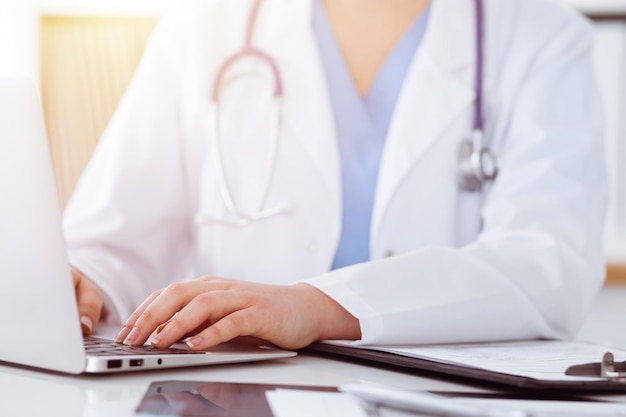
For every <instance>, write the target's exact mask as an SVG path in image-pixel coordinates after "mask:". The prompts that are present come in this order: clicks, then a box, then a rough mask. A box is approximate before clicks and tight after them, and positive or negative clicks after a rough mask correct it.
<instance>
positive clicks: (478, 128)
mask: <svg viewBox="0 0 626 417" xmlns="http://www.w3.org/2000/svg"><path fill="white" fill-rule="evenodd" d="M262 1H263V0H255V1H254V4H253V6H252V9H251V11H250V15H249V17H248V23H247V26H246V37H245V43H244V46H243V48H242V49H241V50H240V51H238V52H236V53H234V54H233V55H231V56H230V57H229V58H228V59H226V60H225V61H224V63H223V64H222V65H221V66H220V67H219V70H218V71H217V75H216V77H215V80H214V82H213V90H212V94H211V114H210V119H211V120H210V122H211V126H212V129H213V135H212V137H211V140H212V145H213V153H212V155H213V157H212V159H213V161H212V162H213V166H214V167H215V173H216V177H217V183H218V189H219V193H220V196H221V198H222V200H223V203H224V205H225V207H226V210H227V212H228V215H227V216H224V217H219V218H218V217H215V216H211V215H207V214H204V213H198V214H197V215H196V222H197V223H200V224H203V223H222V224H229V225H235V226H246V225H248V224H250V223H252V222H255V221H258V220H263V219H267V218H269V217H273V216H276V215H279V214H285V213H288V212H290V211H291V210H292V207H291V204H290V203H288V202H284V203H281V204H277V205H275V206H272V207H265V206H266V200H267V196H268V194H269V190H270V187H271V184H272V179H273V177H274V169H275V166H276V158H277V155H278V148H279V145H280V143H279V141H280V134H279V132H280V126H281V102H282V97H283V84H282V79H281V76H280V71H279V69H278V65H277V64H276V62H275V61H274V59H273V58H272V57H271V56H269V55H268V54H267V53H265V52H263V51H261V50H259V49H257V48H255V47H254V45H253V44H252V38H253V35H254V29H255V24H256V21H257V17H258V14H259V9H260V6H261V3H262ZM474 3H475V8H476V39H477V42H476V81H475V83H476V99H475V111H474V114H475V116H474V124H473V129H472V137H471V138H470V139H467V140H464V141H462V142H461V144H460V146H459V152H458V182H459V187H460V188H461V189H462V190H465V191H470V192H477V191H480V190H481V189H482V187H483V185H484V184H485V183H487V182H488V181H492V180H494V179H495V178H496V176H497V174H498V166H497V161H496V157H495V155H494V153H493V152H492V151H491V149H490V148H489V147H488V146H486V145H485V144H484V134H483V132H484V117H483V109H482V107H483V61H484V51H483V47H484V46H483V43H484V42H483V39H484V26H485V24H484V10H483V0H474ZM249 58H254V59H256V60H259V61H260V62H262V63H263V64H265V65H266V66H267V67H268V68H269V70H270V74H271V76H272V78H273V82H274V86H273V92H272V107H273V108H274V117H275V123H274V124H273V128H272V132H271V137H270V140H271V142H270V147H269V150H268V151H269V155H268V165H267V167H268V168H267V171H266V172H265V173H264V180H263V181H262V184H263V186H262V190H261V194H260V195H261V197H260V198H259V200H258V204H257V205H256V208H255V209H254V210H252V211H248V212H246V211H244V210H241V208H240V207H239V206H238V204H237V203H236V202H235V200H234V198H233V193H232V191H231V187H230V186H229V185H228V179H227V176H226V171H225V168H224V158H223V154H222V153H223V149H222V143H221V136H220V123H219V122H220V106H219V103H220V89H221V86H222V84H223V81H224V78H225V76H226V74H227V73H228V71H229V69H231V68H233V66H234V65H235V64H236V63H238V62H240V61H241V60H243V59H249Z"/></svg>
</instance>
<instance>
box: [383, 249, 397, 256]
mask: <svg viewBox="0 0 626 417" xmlns="http://www.w3.org/2000/svg"><path fill="white" fill-rule="evenodd" d="M394 255H395V253H393V251H392V250H388V251H386V252H385V258H391V257H392V256H394Z"/></svg>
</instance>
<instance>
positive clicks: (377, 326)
mask: <svg viewBox="0 0 626 417" xmlns="http://www.w3.org/2000/svg"><path fill="white" fill-rule="evenodd" d="M346 272H347V271H345V270H337V271H333V272H330V273H328V274H324V275H320V276H318V277H314V278H310V279H306V280H302V281H300V282H303V283H305V284H309V285H311V286H313V287H315V288H317V289H318V290H320V291H322V292H323V293H324V294H326V295H327V296H329V297H330V298H332V299H333V300H335V301H336V302H338V303H339V304H340V305H341V306H342V307H343V308H345V309H346V310H347V311H348V312H349V313H350V314H352V315H353V316H354V317H356V318H357V319H358V320H359V324H360V327H361V340H358V341H351V342H348V343H349V344H354V345H370V344H375V343H376V341H380V340H381V339H382V336H383V333H384V331H383V321H382V318H381V316H380V314H378V313H377V312H376V310H374V309H373V308H372V307H371V306H370V305H369V304H368V303H366V302H365V301H364V300H363V298H362V297H360V296H359V294H358V293H357V292H356V291H354V290H353V289H352V288H350V287H349V286H348V285H346V284H345V283H344V282H342V280H341V278H340V277H341V275H342V274H345V273H346Z"/></svg>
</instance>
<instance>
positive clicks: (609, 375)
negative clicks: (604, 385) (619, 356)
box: [565, 352, 626, 384]
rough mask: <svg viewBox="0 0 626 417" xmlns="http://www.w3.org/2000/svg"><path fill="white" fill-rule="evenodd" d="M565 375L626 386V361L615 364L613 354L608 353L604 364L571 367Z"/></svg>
mask: <svg viewBox="0 0 626 417" xmlns="http://www.w3.org/2000/svg"><path fill="white" fill-rule="evenodd" d="M565 375H572V376H595V377H600V378H605V379H607V380H609V381H613V382H618V383H622V384H626V361H624V362H615V357H614V356H613V354H612V353H611V352H606V353H605V354H604V355H603V356H602V362H600V363H586V364H582V365H574V366H570V367H569V368H567V371H565Z"/></svg>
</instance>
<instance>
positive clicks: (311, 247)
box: [306, 240, 319, 253]
mask: <svg viewBox="0 0 626 417" xmlns="http://www.w3.org/2000/svg"><path fill="white" fill-rule="evenodd" d="M306 249H307V250H308V251H309V252H310V253H315V252H317V251H318V249H319V244H318V243H317V241H316V240H312V241H310V242H309V244H308V245H307V246H306Z"/></svg>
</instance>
